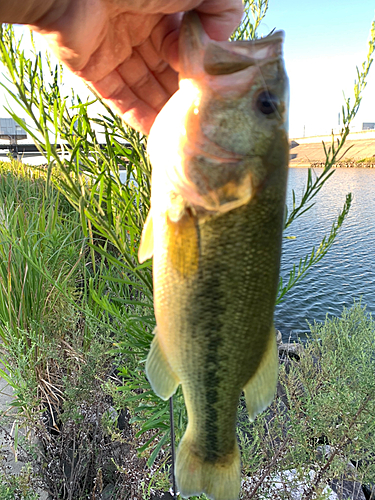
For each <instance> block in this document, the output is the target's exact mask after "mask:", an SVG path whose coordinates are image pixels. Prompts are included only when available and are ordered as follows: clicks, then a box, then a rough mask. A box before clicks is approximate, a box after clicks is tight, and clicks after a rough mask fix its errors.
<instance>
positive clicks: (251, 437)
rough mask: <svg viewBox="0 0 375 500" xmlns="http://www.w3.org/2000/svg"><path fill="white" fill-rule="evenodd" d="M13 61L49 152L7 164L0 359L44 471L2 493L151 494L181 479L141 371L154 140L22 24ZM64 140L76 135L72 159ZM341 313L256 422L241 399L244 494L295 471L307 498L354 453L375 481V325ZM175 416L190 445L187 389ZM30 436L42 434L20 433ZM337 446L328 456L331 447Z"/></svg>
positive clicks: (10, 44) (8, 45)
mask: <svg viewBox="0 0 375 500" xmlns="http://www.w3.org/2000/svg"><path fill="white" fill-rule="evenodd" d="M267 6H268V1H267V0H266V1H264V0H259V1H257V2H251V1H250V2H247V4H246V8H247V14H248V15H247V17H246V18H245V21H244V24H243V25H242V26H241V27H240V29H239V31H238V32H237V34H236V35H235V36H236V37H237V38H241V37H244V36H248V37H254V36H255V35H256V27H257V26H258V25H259V22H260V19H261V18H262V16H264V14H265V12H266V10H267ZM251 15H253V16H254V22H251V21H250V19H251ZM258 21H259V22H258ZM372 35H373V36H372V42H371V43H372V45H371V43H370V50H369V56H368V58H367V61H365V63H364V65H363V67H362V70H361V71H360V72H359V74H358V76H359V78H358V83H357V84H356V87H355V96H354V102H353V103H352V104H351V103H350V101H349V100H347V101H346V102H345V110H344V112H343V116H344V127H343V130H342V136H341V139H340V141H339V143H338V144H337V143H334V142H333V143H332V145H331V146H330V147H329V148H327V149H326V157H327V160H326V163H325V165H324V171H323V173H322V174H321V175H320V176H319V177H317V178H315V177H314V176H313V174H312V173H311V172H310V173H309V176H308V179H307V184H306V189H305V190H304V192H303V194H302V196H301V199H298V200H297V196H296V194H295V193H293V204H292V207H291V208H290V212H289V213H286V221H285V227H286V228H288V227H290V226H291V224H292V223H293V221H295V220H296V218H298V217H300V216H302V215H303V214H304V213H305V212H306V211H307V210H308V209H309V207H310V206H312V204H313V203H314V196H315V195H316V194H317V193H318V192H319V191H320V189H321V188H322V187H323V185H324V183H325V182H326V181H327V180H328V179H329V177H330V176H331V175H332V173H333V170H332V165H333V164H334V163H335V161H337V158H339V156H340V154H341V152H342V150H343V147H344V142H345V138H346V135H347V133H348V131H349V125H350V122H351V120H352V119H353V117H354V116H355V113H356V111H357V110H358V106H359V103H360V100H361V92H362V90H363V88H364V86H365V81H366V76H367V74H368V71H369V68H370V65H371V54H372V51H373V49H374V46H373V44H374V41H375V29H374V30H373V32H372ZM0 58H1V60H2V62H3V64H4V65H5V67H6V68H8V71H9V89H8V90H9V92H10V94H11V95H12V96H13V97H14V98H15V100H16V102H18V104H19V105H20V106H21V107H22V109H23V110H24V112H25V114H26V115H27V116H28V117H29V121H30V122H31V123H32V125H29V124H26V125H25V124H24V123H23V121H21V122H20V124H21V126H26V127H27V131H28V132H29V134H31V135H32V136H33V137H34V139H35V142H36V144H38V145H39V147H40V148H41V149H43V150H44V151H46V161H47V168H46V169H45V170H35V169H30V168H28V167H27V166H25V165H22V164H20V163H17V162H11V163H6V164H5V163H4V164H1V166H0V207H2V211H1V212H0V238H1V245H0V337H1V339H2V345H1V353H2V354H1V356H0V357H1V360H2V362H3V364H4V367H5V369H6V370H3V372H2V376H3V377H4V378H5V379H6V380H7V381H8V383H9V384H10V385H11V386H12V387H13V388H14V391H15V394H16V399H14V400H13V402H12V408H11V411H10V412H9V413H8V414H7V415H6V417H7V419H8V420H9V421H10V422H11V424H12V429H13V430H12V436H13V446H14V449H15V451H16V453H18V454H21V453H23V454H24V455H25V457H26V459H27V460H28V461H29V462H30V463H31V464H32V467H33V469H34V475H35V478H36V479H35V481H36V482H35V487H34V484H33V481H31V480H30V481H29V485H30V488H29V491H27V490H25V487H24V485H25V484H26V482H27V481H26V480H25V477H27V474H29V472H28V471H26V472H25V474H26V476H25V475H24V476H23V477H21V479H20V481H19V484H18V485H14V484H11V483H10V479H9V478H7V477H6V475H4V476H3V478H2V479H3V485H4V488H5V487H6V488H8V489H9V488H13V493H14V495H15V494H17V495H18V496H19V498H20V499H23V500H26V499H27V500H29V497H27V495H30V498H32V494H33V492H34V490H35V488H36V484H37V481H38V480H39V481H41V482H42V483H43V487H44V489H47V490H48V491H50V493H51V495H52V497H53V498H54V499H56V500H57V499H59V500H60V499H61V500H62V499H64V500H65V499H74V500H76V499H77V500H81V499H86V498H96V499H100V498H102V497H103V492H104V491H105V489H106V488H107V492H108V489H110V488H112V490H113V495H112V496H113V499H116V498H118V499H120V498H121V499H122V498H127V497H128V496H132V497H136V498H142V499H148V498H150V496H151V494H152V491H154V490H164V491H165V490H168V489H169V482H170V477H169V476H170V464H171V461H170V454H169V440H170V429H169V407H168V403H167V402H163V401H161V400H160V399H159V398H157V397H156V396H155V395H154V393H153V392H152V390H151V388H150V386H149V383H148V381H147V379H146V377H145V375H144V363H145V359H146V356H147V352H148V349H149V345H150V341H151V339H152V330H153V327H154V325H155V319H154V315H153V305H152V275H151V263H150V262H147V263H145V264H144V265H139V263H138V261H137V257H136V256H137V248H138V244H139V239H140V234H141V230H142V226H143V223H144V220H145V217H146V215H147V212H148V209H149V200H150V175H151V167H150V165H149V162H148V157H147V155H146V153H145V150H146V138H145V137H142V136H140V135H139V134H137V133H136V132H134V131H133V130H130V129H129V128H127V127H126V126H124V125H123V124H122V123H121V120H120V119H119V118H118V117H116V116H115V115H113V114H112V113H111V112H110V110H108V109H106V108H105V107H103V114H102V115H101V116H96V117H95V118H92V117H90V110H91V107H90V106H91V105H92V102H82V101H81V100H80V98H79V97H78V96H74V95H72V96H69V98H68V97H66V96H65V94H64V93H63V92H62V86H61V83H62V70H61V68H60V67H59V65H56V66H53V65H52V63H51V62H50V61H49V60H47V61H45V60H44V59H43V58H42V57H41V55H40V54H35V55H34V56H33V57H29V56H26V55H25V53H24V52H23V51H22V48H21V46H20V43H19V41H18V40H17V39H16V38H15V35H14V33H13V31H12V29H11V28H3V29H2V36H1V40H0ZM70 100H71V101H72V102H70ZM9 112H10V114H11V116H13V117H14V118H15V119H16V120H18V117H17V116H16V115H15V114H14V113H12V110H9ZM103 138H104V139H103ZM103 140H104V141H105V146H104V147H102V146H101V145H100V142H102V141H103ZM61 142H63V143H64V142H65V143H67V144H68V145H69V148H66V150H65V152H64V158H63V157H62V156H61V154H60V153H61V151H60V150H59V148H58V144H60V143H61ZM120 167H121V169H122V174H121V175H122V178H121V179H120ZM349 207H350V197H348V198H347V200H346V203H345V206H344V207H343V211H342V213H341V214H340V215H339V217H338V218H337V219H336V220H333V224H332V230H331V232H330V234H328V235H327V236H326V237H325V238H324V239H323V240H322V242H321V245H320V246H319V247H318V248H313V249H310V251H309V252H308V253H307V255H306V256H305V257H304V256H302V257H301V259H300V261H299V262H298V263H297V264H295V265H294V266H293V267H292V269H291V272H290V277H289V280H288V283H286V284H283V283H282V282H280V287H279V300H282V299H283V298H284V297H285V295H286V293H287V292H288V290H290V289H291V288H292V287H293V286H294V285H295V283H296V282H297V281H299V280H301V279H302V278H303V276H304V275H305V274H306V272H308V270H309V269H310V268H311V266H312V265H314V264H316V263H317V262H319V261H320V260H321V259H322V258H323V257H324V256H325V255H326V253H327V251H328V250H329V248H330V247H331V245H332V244H333V242H334V239H335V237H336V234H337V233H338V231H339V229H340V227H341V225H342V224H343V222H344V219H345V216H346V214H347V212H348V210H349ZM337 321H338V322H336V323H335V320H332V321H330V322H327V324H326V325H324V327H314V329H313V332H314V333H313V338H312V340H311V342H310V343H308V344H307V346H306V349H305V350H304V351H303V353H301V355H299V356H298V358H299V360H297V358H296V357H294V358H293V356H289V355H288V359H287V361H286V362H285V363H283V365H282V367H281V374H280V387H279V392H280V394H279V396H280V397H278V398H277V399H276V400H275V402H274V403H273V405H272V406H271V408H270V409H269V410H268V411H267V412H265V413H264V414H262V415H261V416H260V417H259V418H258V419H257V420H256V422H255V423H254V424H253V425H252V426H250V424H248V422H247V418H245V416H244V413H243V408H242V406H240V408H239V411H240V424H239V429H238V435H239V441H240V443H241V448H242V456H243V474H244V477H245V476H247V475H249V476H252V478H253V479H252V481H251V483H246V485H244V488H243V491H244V494H243V495H244V496H243V498H244V499H247V498H262V495H263V497H265V498H267V495H268V497H270V496H272V498H276V499H277V498H290V492H288V491H287V490H286V489H281V490H280V491H277V492H275V491H273V490H272V487H273V486H272V485H273V484H274V481H273V480H272V478H274V475H275V474H278V475H281V476H280V477H281V478H282V477H283V474H284V473H285V471H286V470H289V469H295V470H296V471H297V474H296V475H295V481H296V482H297V481H299V480H301V481H302V482H303V485H304V488H305V496H306V499H309V498H311V499H313V498H319V499H323V498H324V495H325V493H324V492H323V490H324V486H325V484H326V482H327V480H328V479H332V478H333V477H340V474H341V472H342V471H343V470H344V468H345V467H346V464H347V462H348V460H353V461H354V463H355V464H356V474H357V479H358V481H360V482H366V483H367V482H374V481H375V477H374V470H373V465H372V464H371V456H372V454H373V453H374V452H375V447H374V443H373V440H372V439H373V438H371V435H369V434H368V430H370V431H371V432H372V435H373V434H374V432H373V423H372V421H371V419H370V418H369V415H371V412H372V414H374V390H373V389H374V387H373V383H372V382H371V377H370V374H373V372H374V359H373V352H374V350H373V348H374V325H373V321H372V319H371V318H370V317H368V316H367V315H366V314H365V312H364V311H363V309H361V308H360V307H359V306H355V307H354V309H353V311H350V312H346V313H345V315H344V317H343V318H342V320H337ZM343 332H344V333H343ZM345 332H346V333H345ZM354 367H356V368H355V369H354ZM366 369H367V370H368V371H366ZM347 387H349V389H347ZM341 403H342V404H344V406H341ZM341 408H343V409H344V410H345V411H344V413H343V412H342V411H341ZM338 412H339V413H338ZM174 413H175V414H174V419H175V427H176V434H177V435H176V438H177V442H178V440H179V439H180V437H181V436H182V433H183V431H184V428H185V425H186V412H185V407H184V403H183V397H182V394H181V391H179V392H178V393H177V394H176V396H175V398H174ZM22 432H23V433H24V434H25V433H26V434H27V437H31V438H32V439H31V440H29V439H25V438H22V439H21V435H22ZM326 444H329V446H330V449H329V450H328V451H329V453H328V451H327V450H325V451H327V453H326V452H325V451H324V450H323V451H322V449H321V448H319V447H321V446H322V445H326ZM331 457H333V458H331ZM310 470H313V471H315V475H314V476H313V477H311V475H310V473H309V471H310ZM0 474H1V473H0ZM38 478H39V479H38ZM22 481H23V482H22ZM283 481H284V480H283V479H282V480H281V483H283ZM21 483H22V484H21ZM284 483H285V481H284ZM16 488H18V490H17V491H16ZM22 488H23V489H22ZM0 491H1V490H0ZM10 491H11V490H10ZM15 492H16V493H15ZM203 498H204V497H203V496H202V499H203Z"/></svg>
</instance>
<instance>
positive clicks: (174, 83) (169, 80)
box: [136, 39, 178, 99]
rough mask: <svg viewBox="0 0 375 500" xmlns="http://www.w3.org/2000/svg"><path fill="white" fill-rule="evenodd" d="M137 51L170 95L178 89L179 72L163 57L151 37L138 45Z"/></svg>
mask: <svg viewBox="0 0 375 500" xmlns="http://www.w3.org/2000/svg"><path fill="white" fill-rule="evenodd" d="M136 50H137V53H138V54H139V55H140V57H141V58H142V60H143V61H144V63H145V65H146V66H147V68H148V69H149V71H151V73H152V74H153V75H154V77H155V79H156V80H157V81H158V82H159V83H160V85H162V86H163V88H164V89H165V91H166V92H167V95H168V99H169V97H170V96H171V95H172V94H174V93H175V92H176V90H177V89H178V74H177V71H175V70H174V69H172V68H171V67H170V65H169V64H168V63H167V62H166V61H165V60H164V59H163V58H162V56H161V54H160V51H157V50H156V48H155V46H154V44H153V42H152V41H151V39H148V40H146V41H145V42H144V43H143V44H141V45H140V46H139V47H137V49H136Z"/></svg>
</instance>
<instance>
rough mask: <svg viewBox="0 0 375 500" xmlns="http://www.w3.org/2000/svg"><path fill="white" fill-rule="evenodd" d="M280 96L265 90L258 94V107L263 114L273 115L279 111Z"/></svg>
mask: <svg viewBox="0 0 375 500" xmlns="http://www.w3.org/2000/svg"><path fill="white" fill-rule="evenodd" d="M278 104H279V100H278V98H277V97H276V96H275V95H274V94H272V93H271V92H267V91H264V92H262V93H260V94H259V95H258V98H257V101H256V107H257V108H258V109H259V111H260V112H261V113H262V114H263V115H272V113H275V111H277V106H278Z"/></svg>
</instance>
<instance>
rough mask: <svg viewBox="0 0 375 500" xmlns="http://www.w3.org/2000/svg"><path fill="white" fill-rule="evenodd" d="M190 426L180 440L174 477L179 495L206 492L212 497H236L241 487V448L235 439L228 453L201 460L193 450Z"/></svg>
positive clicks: (222, 499) (217, 499)
mask: <svg viewBox="0 0 375 500" xmlns="http://www.w3.org/2000/svg"><path fill="white" fill-rule="evenodd" d="M191 434H192V433H191V432H189V427H188V428H187V430H186V433H185V435H184V437H183V438H182V441H181V443H180V446H179V448H178V452H177V460H176V479H177V486H178V490H179V492H180V494H181V496H182V497H184V498H188V497H190V496H199V495H200V494H201V493H205V494H206V495H207V497H208V498H210V499H212V500H237V499H238V496H239V493H240V488H241V464H240V451H239V448H238V445H237V443H236V445H235V448H234V450H233V452H232V453H231V454H230V455H227V456H225V457H222V458H221V459H220V460H218V461H217V462H215V463H213V462H207V461H204V460H203V459H202V458H201V457H200V456H199V455H197V453H196V452H195V450H196V449H197V446H196V445H195V444H194V441H193V440H192V439H191Z"/></svg>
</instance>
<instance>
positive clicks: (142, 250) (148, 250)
mask: <svg viewBox="0 0 375 500" xmlns="http://www.w3.org/2000/svg"><path fill="white" fill-rule="evenodd" d="M153 226H154V225H153V222H152V214H151V210H150V211H149V213H148V215H147V218H146V222H145V225H144V226H143V231H142V236H141V243H140V245H139V250H138V260H139V262H140V264H142V262H144V261H145V260H147V259H151V257H152V256H153V254H154V227H153Z"/></svg>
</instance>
